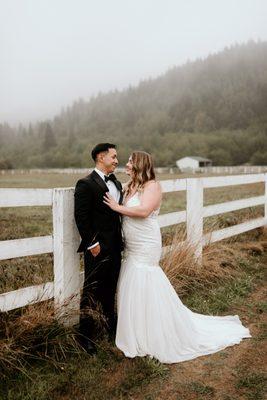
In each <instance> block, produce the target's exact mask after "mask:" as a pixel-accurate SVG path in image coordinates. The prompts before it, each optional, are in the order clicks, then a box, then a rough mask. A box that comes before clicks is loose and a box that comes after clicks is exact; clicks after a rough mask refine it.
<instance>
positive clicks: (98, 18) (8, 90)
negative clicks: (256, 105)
mask: <svg viewBox="0 0 267 400" xmlns="http://www.w3.org/2000/svg"><path fill="white" fill-rule="evenodd" d="M0 13H1V15H0V123H1V122H4V121H6V122H9V123H11V124H15V123H18V122H19V121H22V122H24V123H25V122H29V121H36V120H37V119H43V118H52V117H53V116H54V115H55V114H57V113H58V112H60V110H61V108H62V107H63V106H66V105H71V104H72V102H73V101H74V100H75V99H78V98H80V97H82V98H84V99H89V98H90V96H91V95H93V94H97V93H98V92H99V91H104V92H105V91H108V90H111V89H115V88H117V89H122V88H125V87H127V86H128V85H129V84H132V85H136V84H138V82H139V81H140V80H142V79H146V78H149V77H156V76H157V75H159V74H162V73H164V72H165V71H166V70H167V69H168V68H169V67H172V66H174V65H180V64H183V63H185V62H186V61H187V60H188V59H190V60H194V59H195V58H197V57H205V56H207V55H208V54H209V53H214V52H217V51H219V50H222V49H223V48H224V47H225V46H229V45H231V44H234V43H244V42H246V41H248V40H249V39H254V40H258V39H261V40H267V1H266V0H224V1H222V0H131V1H130V0H0Z"/></svg>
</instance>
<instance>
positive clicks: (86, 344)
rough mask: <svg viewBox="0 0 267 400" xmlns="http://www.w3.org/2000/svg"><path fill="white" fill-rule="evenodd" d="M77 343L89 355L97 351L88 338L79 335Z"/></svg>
mask: <svg viewBox="0 0 267 400" xmlns="http://www.w3.org/2000/svg"><path fill="white" fill-rule="evenodd" d="M78 343H79V345H80V346H81V347H82V348H83V349H84V350H85V351H86V353H88V354H90V355H93V354H96V353H97V349H96V346H95V344H94V343H93V342H92V341H91V340H90V339H89V338H85V337H79V338H78Z"/></svg>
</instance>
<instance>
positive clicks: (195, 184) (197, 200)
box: [186, 178, 203, 263]
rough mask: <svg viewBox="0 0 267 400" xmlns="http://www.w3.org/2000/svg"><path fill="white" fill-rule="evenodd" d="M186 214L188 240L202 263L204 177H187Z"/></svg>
mask: <svg viewBox="0 0 267 400" xmlns="http://www.w3.org/2000/svg"><path fill="white" fill-rule="evenodd" d="M186 216H187V217H186V219H187V220H186V229H187V241H188V243H190V245H191V246H192V248H194V251H195V257H196V259H197V260H198V262H199V263H201V258H202V235H203V183H202V179H197V178H195V179H187V190H186Z"/></svg>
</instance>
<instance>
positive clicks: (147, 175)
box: [104, 151, 251, 363]
mask: <svg viewBox="0 0 267 400" xmlns="http://www.w3.org/2000/svg"><path fill="white" fill-rule="evenodd" d="M126 173H127V175H129V176H130V181H129V182H128V183H127V185H126V188H125V194H124V204H123V205H118V204H117V203H116V201H115V200H114V199H113V198H112V197H111V196H110V195H109V194H108V193H107V194H106V196H105V197H104V202H105V203H106V204H107V205H108V206H109V207H110V208H111V209H113V210H114V211H117V212H118V213H120V214H122V215H123V224H122V228H123V234H124V240H125V253H124V260H123V263H122V267H121V271H120V276H119V281H118V288H117V290H118V292H117V302H118V306H117V307H118V324H117V331H116V346H117V347H118V348H119V349H120V350H122V351H123V353H124V354H125V356H126V357H136V356H146V355H149V356H150V357H155V358H156V359H158V360H159V361H161V362H162V363H175V362H180V361H185V360H191V359H193V358H196V357H199V356H202V355H206V354H212V353H215V352H217V351H219V350H222V349H224V348H225V347H227V346H232V345H234V344H237V343H240V341H241V340H242V338H249V337H251V335H250V332H249V330H248V329H247V328H245V327H244V326H243V325H242V324H241V322H240V320H239V317H238V316H237V315H234V316H231V315H230V316H223V317H217V316H208V315H202V314H198V313H195V312H192V311H191V310H190V309H188V308H187V307H186V306H185V305H183V303H182V302H181V300H180V299H179V297H178V295H177V294H176V292H175V290H174V288H173V287H172V285H171V284H170V282H169V280H168V278H167V277H166V275H165V274H164V272H163V270H162V269H161V267H160V266H159V260H160V256H161V250H162V248H161V233H160V227H159V225H158V221H157V216H158V213H159V208H160V203H161V199H162V192H161V187H160V184H159V183H158V182H157V181H156V180H155V173H154V168H153V162H152V158H151V156H150V155H149V154H148V153H145V152H143V151H135V152H133V153H132V155H131V156H130V158H129V161H128V163H127V164H126Z"/></svg>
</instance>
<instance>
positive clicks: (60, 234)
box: [53, 189, 80, 325]
mask: <svg viewBox="0 0 267 400" xmlns="http://www.w3.org/2000/svg"><path fill="white" fill-rule="evenodd" d="M73 192H74V190H73V189H54V194H53V231H54V242H53V246H54V247H53V248H54V299H55V311H56V315H57V317H58V318H62V321H63V323H64V324H66V325H73V324H75V323H78V321H79V308H80V279H79V272H80V258H79V254H78V253H77V249H78V246H79V234H78V231H77V228H76V225H75V221H74V212H73V210H74V195H73Z"/></svg>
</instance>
